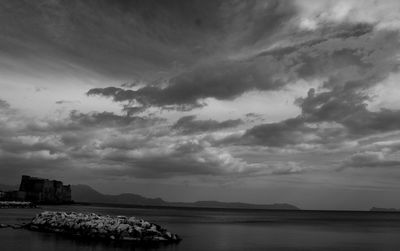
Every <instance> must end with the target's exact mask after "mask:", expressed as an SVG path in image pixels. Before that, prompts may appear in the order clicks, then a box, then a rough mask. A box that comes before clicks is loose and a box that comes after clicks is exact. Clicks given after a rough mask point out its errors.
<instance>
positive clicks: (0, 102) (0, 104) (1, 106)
mask: <svg viewBox="0 0 400 251" xmlns="http://www.w3.org/2000/svg"><path fill="white" fill-rule="evenodd" d="M9 107H10V104H8V103H7V101H5V100H2V99H0V109H7V108H9Z"/></svg>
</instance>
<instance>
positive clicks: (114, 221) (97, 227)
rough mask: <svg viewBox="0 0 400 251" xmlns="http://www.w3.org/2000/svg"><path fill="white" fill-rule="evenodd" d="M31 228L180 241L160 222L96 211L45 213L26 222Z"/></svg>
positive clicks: (92, 235)
mask: <svg viewBox="0 0 400 251" xmlns="http://www.w3.org/2000/svg"><path fill="white" fill-rule="evenodd" d="M27 227H28V229H31V230H36V231H42V232H54V233H63V234H68V235H74V236H82V237H89V238H98V239H109V240H116V241H120V240H123V241H135V242H168V243H169V242H170V243H173V242H179V241H180V240H181V239H180V238H179V236H178V235H176V234H172V233H170V232H168V231H167V230H166V229H164V228H162V227H160V226H159V225H157V224H153V223H150V222H147V221H144V220H142V219H137V218H135V217H130V218H128V217H126V216H116V217H112V216H108V215H106V216H102V215H97V214H94V213H90V214H84V213H73V212H72V213H66V212H49V211H46V212H42V213H40V214H38V215H36V217H35V218H33V219H32V221H31V223H29V224H28V225H27Z"/></svg>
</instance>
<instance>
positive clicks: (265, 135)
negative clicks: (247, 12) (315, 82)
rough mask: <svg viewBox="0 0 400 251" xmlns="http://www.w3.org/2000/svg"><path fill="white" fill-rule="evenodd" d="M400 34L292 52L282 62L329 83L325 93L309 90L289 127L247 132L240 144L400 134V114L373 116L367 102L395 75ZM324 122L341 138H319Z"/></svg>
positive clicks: (370, 35)
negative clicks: (334, 127) (308, 136)
mask: <svg viewBox="0 0 400 251" xmlns="http://www.w3.org/2000/svg"><path fill="white" fill-rule="evenodd" d="M398 38H399V34H398V32H397V31H387V30H386V31H376V32H375V31H374V32H371V30H370V29H367V31H366V32H358V33H356V36H345V37H343V38H338V39H329V40H324V41H320V42H318V43H313V44H312V45H308V46H305V47H303V48H299V49H298V50H295V51H289V54H287V55H286V57H285V58H284V59H283V60H288V59H289V58H291V60H292V61H291V64H292V67H293V69H295V72H297V74H298V76H299V77H305V78H310V77H314V78H315V77H327V78H328V80H327V81H326V82H325V83H324V84H323V88H325V89H328V91H322V92H319V93H317V92H316V91H315V89H310V90H309V92H308V95H307V97H306V98H300V99H298V100H297V101H296V104H297V105H298V106H299V107H300V108H301V114H300V115H299V116H298V117H296V118H292V119H289V120H286V121H282V122H277V123H270V124H263V125H257V126H255V127H254V128H251V129H249V130H247V132H246V133H245V134H244V136H243V138H242V140H243V142H245V143H246V144H259V145H267V146H284V145H295V144H300V143H306V142H307V141H306V137H305V134H306V133H309V134H313V135H315V136H317V139H316V140H313V141H312V142H313V143H323V144H327V143H329V142H331V141H332V140H333V141H337V140H339V139H341V140H345V139H346V138H347V139H354V138H358V137H362V136H365V135H369V134H375V133H381V132H387V131H394V130H399V129H400V119H399V117H400V111H399V110H389V109H381V110H380V111H376V112H374V111H369V110H368V109H367V102H368V101H369V100H371V99H373V97H372V96H371V94H369V92H368V90H369V89H370V88H371V87H373V86H375V85H377V84H378V83H379V82H381V81H382V80H384V79H385V78H387V77H388V75H389V74H390V73H393V72H397V70H398V66H399V64H398V60H397V56H396V55H397V48H398V47H399V45H400V44H399V39H398ZM323 122H328V123H337V124H339V125H341V126H343V130H341V131H342V132H340V130H339V131H338V130H331V131H330V132H331V133H334V135H336V136H339V137H332V135H328V134H326V133H327V131H324V132H322V133H321V131H320V130H319V129H318V126H312V127H310V126H308V125H309V124H316V125H318V124H320V123H323Z"/></svg>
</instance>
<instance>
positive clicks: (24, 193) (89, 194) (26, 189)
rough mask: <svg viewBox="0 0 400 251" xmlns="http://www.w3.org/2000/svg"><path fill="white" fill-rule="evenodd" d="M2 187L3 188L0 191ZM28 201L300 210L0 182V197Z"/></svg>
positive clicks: (27, 180)
mask: <svg viewBox="0 0 400 251" xmlns="http://www.w3.org/2000/svg"><path fill="white" fill-rule="evenodd" d="M2 190H3V191H2ZM1 200H2V201H29V202H33V203H35V204H70V203H73V202H77V203H91V204H99V205H101V204H103V205H106V204H107V205H116V206H117V205H118V206H124V207H129V206H158V207H185V208H214V209H215V208H221V209H224V208H226V209H262V210H300V209H299V208H298V207H296V206H294V205H291V204H287V203H276V204H250V203H242V202H220V201H196V202H168V201H165V200H163V199H161V198H146V197H144V196H141V195H138V194H132V193H124V194H119V195H108V194H102V193H100V192H98V191H96V190H95V189H93V188H92V187H90V186H88V185H64V184H63V182H61V181H58V180H49V179H43V178H37V177H31V176H27V175H23V176H22V177H21V184H20V186H19V189H18V190H16V186H15V187H14V186H10V185H1V184H0V201H1Z"/></svg>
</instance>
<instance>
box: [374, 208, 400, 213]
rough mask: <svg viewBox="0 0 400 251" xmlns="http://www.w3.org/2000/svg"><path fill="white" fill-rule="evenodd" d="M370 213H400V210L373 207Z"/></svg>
mask: <svg viewBox="0 0 400 251" xmlns="http://www.w3.org/2000/svg"><path fill="white" fill-rule="evenodd" d="M369 211H372V212H400V209H397V208H383V207H372V208H371V209H370V210H369Z"/></svg>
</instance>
